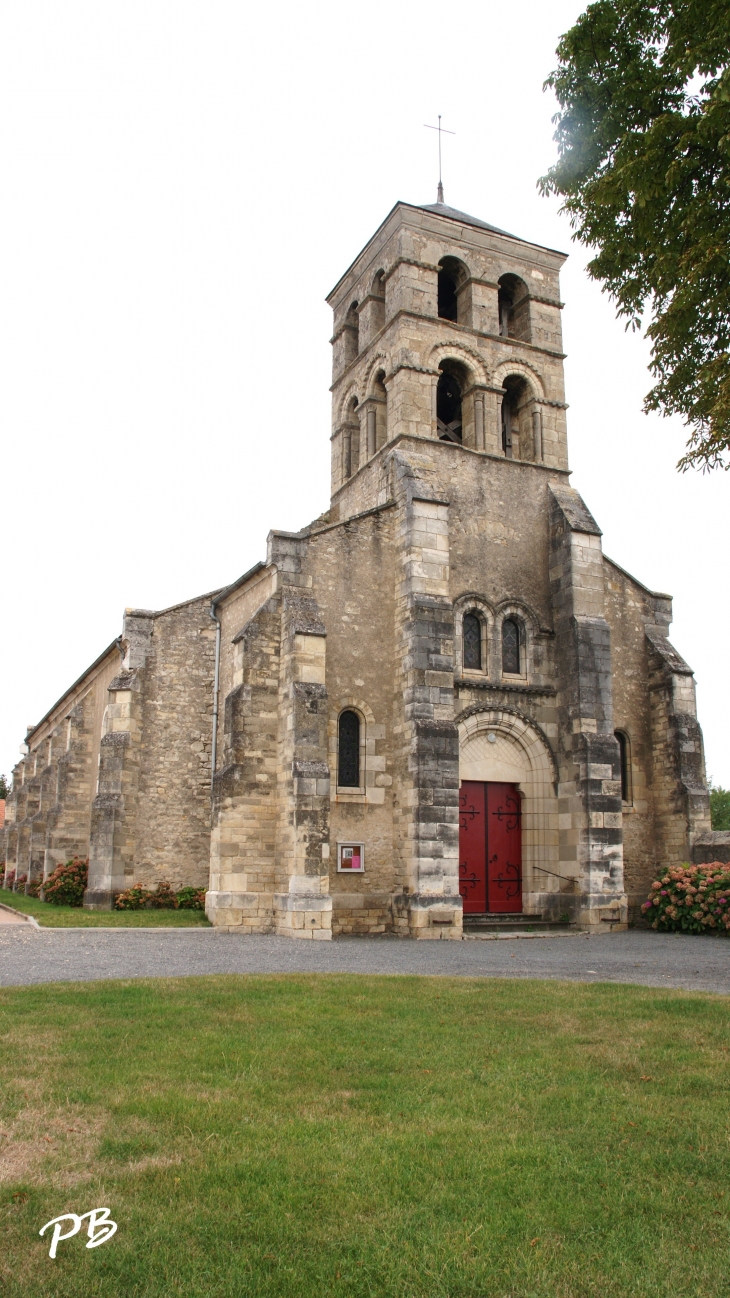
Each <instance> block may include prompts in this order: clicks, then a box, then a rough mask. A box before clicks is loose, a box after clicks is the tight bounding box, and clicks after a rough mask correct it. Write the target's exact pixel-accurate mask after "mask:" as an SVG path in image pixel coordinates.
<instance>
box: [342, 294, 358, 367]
mask: <svg viewBox="0 0 730 1298" xmlns="http://www.w3.org/2000/svg"><path fill="white" fill-rule="evenodd" d="M359 351H360V314H359V303H358V302H353V303H351V305H350V307H349V310H348V312H347V315H346V317H345V326H344V360H345V365H346V366H347V365H351V364H352V362H353V361H354V360H356V359H357V356H358V354H359Z"/></svg>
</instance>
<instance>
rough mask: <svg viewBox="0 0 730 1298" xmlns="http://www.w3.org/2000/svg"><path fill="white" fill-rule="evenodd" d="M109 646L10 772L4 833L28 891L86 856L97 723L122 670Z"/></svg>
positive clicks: (10, 865)
mask: <svg viewBox="0 0 730 1298" xmlns="http://www.w3.org/2000/svg"><path fill="white" fill-rule="evenodd" d="M119 661H120V660H119V651H118V649H117V646H116V645H112V646H111V647H110V648H109V649H108V650H107V652H106V653H105V654H103V655H102V657H101V658H100V659H99V660H98V661H97V662H96V663H94V664H93V666H92V667H91V668H90V669H89V671H88V672H86V673H85V674H84V676H83V677H82V678H81V679H80V680H79V681H77V682H76V684H75V685H74V686H73V687H72V689H71V690H69V691H68V693H67V694H66V695H64V696H63V698H61V699H60V700H59V702H58V703H57V704H56V705H55V707H54V708H53V709H52V710H51V712H50V713H49V715H48V716H47V717H46V718H45V719H44V720H43V722H41V723H40V724H39V725H38V726H36V727H35V728H34V729H33V730H31V731H29V732H28V735H27V743H28V747H29V752H28V753H27V754H26V755H25V756H24V757H23V758H22V760H21V761H20V762H18V764H17V766H16V767H15V768H14V770H13V787H12V791H11V793H10V796H9V798H8V803H7V810H6V823H5V830H4V839H5V843H4V847H5V860H6V863H7V869H8V871H12V870H14V871H15V874H16V880H17V879H19V878H22V877H23V876H25V886H26V887H27V886H28V885H29V884H30V883H33V882H35V881H36V880H38V879H43V878H47V877H48V875H49V874H52V873H53V871H54V869H55V868H56V866H57V865H60V864H63V863H65V862H66V861H68V860H69V859H70V858H71V857H73V856H80V857H87V856H88V854H89V832H90V821H91V805H92V801H93V798H94V794H95V791H96V773H97V766H98V760H99V743H100V739H101V724H102V717H103V713H104V708H105V706H106V699H107V689H108V685H109V682H110V680H111V679H112V678H113V676H114V674H115V672H116V671H117V670H118V668H119Z"/></svg>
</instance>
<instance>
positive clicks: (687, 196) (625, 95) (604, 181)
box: [540, 0, 730, 469]
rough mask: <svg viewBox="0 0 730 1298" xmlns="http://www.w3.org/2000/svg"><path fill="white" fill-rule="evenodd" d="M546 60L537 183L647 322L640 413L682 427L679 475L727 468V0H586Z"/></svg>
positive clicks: (609, 283)
mask: <svg viewBox="0 0 730 1298" xmlns="http://www.w3.org/2000/svg"><path fill="white" fill-rule="evenodd" d="M557 54H558V59H559V66H558V68H557V69H556V71H555V72H553V74H552V76H551V77H549V79H548V81H547V82H546V86H551V87H552V89H553V90H554V91H555V94H556V96H557V99H558V103H559V104H560V108H561V111H560V112H559V113H558V114H557V116H556V118H555V122H556V125H557V130H556V133H555V139H556V141H557V144H558V161H557V163H556V164H555V166H554V167H552V168H551V169H550V170H549V172H548V173H547V175H546V176H543V177H542V179H541V181H540V187H541V189H542V191H543V193H546V194H547V193H554V194H557V195H559V196H561V197H562V198H563V200H564V202H563V209H562V210H564V211H566V212H567V213H568V214H569V216H570V219H571V223H572V225H573V228H574V230H575V232H576V235H575V237H577V238H578V239H580V240H581V242H582V243H584V244H586V245H588V246H589V247H591V248H592V249H594V250H597V251H596V255H595V257H594V258H593V260H592V261H591V262H590V263H589V273H590V274H591V275H592V277H593V278H594V279H597V280H600V281H602V283H603V286H604V289H605V290H606V291H607V292H608V293H609V294H610V295H611V296H612V297H613V299H614V301H615V302H616V305H617V311H618V314H619V315H620V316H623V317H625V318H626V320H627V323H628V324H629V325H630V326H633V327H634V328H638V327H640V325H641V323H642V320H643V319H644V318H645V317H646V316H648V318H649V320H650V323H649V326H648V328H647V333H648V335H649V336H650V338H651V340H652V359H651V364H650V368H651V371H652V376H653V379H654V380H655V383H654V387H653V388H652V389H651V391H650V392H649V393H648V395H647V397H646V400H645V409H646V410H647V411H649V410H657V411H661V412H662V413H663V414H665V415H672V414H678V415H680V416H681V417H682V418H683V419H684V421H685V423H686V425H687V426H688V428H689V439H688V443H687V451H686V454H685V455H684V457H683V458H682V459H681V460H680V463H679V467H680V468H683V469H685V468H687V467H689V466H690V465H694V466H698V467H702V468H714V467H717V466H724V467H725V468H730V459H728V451H730V355H729V351H730V268H729V266H728V250H729V249H730V4H729V3H728V0H597V3H595V4H591V5H589V6H588V8H587V9H586V11H585V13H583V14H582V15H581V17H580V18H579V19H578V22H577V23H576V25H575V26H574V27H572V28H571V30H570V31H569V32H567V33H566V34H565V36H563V38H562V40H561V42H560V44H559V46H558V50H557Z"/></svg>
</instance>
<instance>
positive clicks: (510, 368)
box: [491, 356, 547, 401]
mask: <svg viewBox="0 0 730 1298" xmlns="http://www.w3.org/2000/svg"><path fill="white" fill-rule="evenodd" d="M512 374H519V375H520V377H521V378H523V379H524V380H525V382H526V383H529V384H530V387H531V388H532V389H533V391H534V393H535V396H536V397H537V398H538V400H542V401H544V400H546V399H547V392H546V391H545V383H544V380H543V378H542V375H541V374H540V371H539V370H538V369H537V367H536V366H535V365H533V364H532V363H531V361H526V360H524V359H523V358H522V357H521V356H515V357H513V358H512V359H511V360H506V361H502V362H501V364H500V365H497V366H496V367H495V368H494V370H493V371H492V375H491V381H492V383H493V384H494V386H495V387H503V386H504V379H506V378H509V377H510V375H512Z"/></svg>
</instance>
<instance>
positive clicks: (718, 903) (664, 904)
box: [641, 861, 730, 933]
mask: <svg viewBox="0 0 730 1298" xmlns="http://www.w3.org/2000/svg"><path fill="white" fill-rule="evenodd" d="M641 909H642V912H643V915H644V918H645V919H646V920H648V921H649V923H650V924H651V926H652V928H656V929H658V930H659V932H660V933H707V932H716V933H727V932H730V865H723V864H722V862H721V861H713V862H712V864H711V865H677V866H673V867H672V868H671V869H669V870H665V872H664V874H663V875H662V876H661V878H660V879H656V880H655V881H654V883H653V884H652V885H651V891H650V893H649V898H648V900H647V901H645V902H644V905H643V906H642V908H641Z"/></svg>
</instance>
